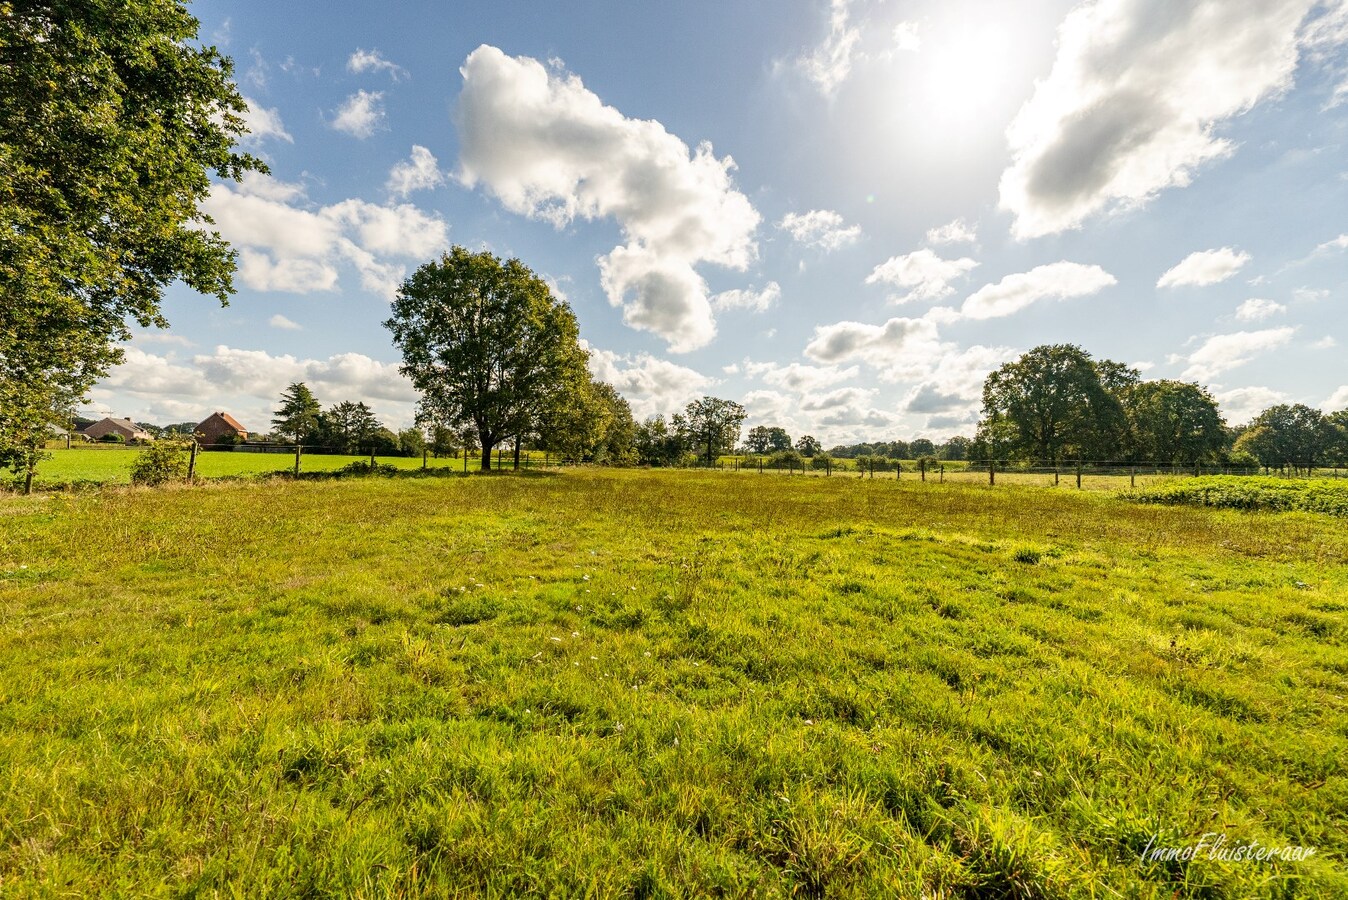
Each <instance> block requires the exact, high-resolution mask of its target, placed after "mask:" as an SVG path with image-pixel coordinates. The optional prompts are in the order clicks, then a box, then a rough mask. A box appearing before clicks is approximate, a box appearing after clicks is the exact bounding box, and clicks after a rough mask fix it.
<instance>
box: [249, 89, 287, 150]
mask: <svg viewBox="0 0 1348 900" xmlns="http://www.w3.org/2000/svg"><path fill="white" fill-rule="evenodd" d="M243 102H244V103H246V104H248V111H247V112H245V113H244V114H243V121H244V124H245V125H246V126H247V127H248V137H247V140H248V141H250V142H254V143H256V142H261V141H263V140H264V139H266V138H276V139H277V140H278V141H285V142H286V143H288V144H293V143H295V139H294V138H293V137H291V136H290V132H288V131H286V126H285V123H284V122H282V121H281V113H280V111H279V110H276V109H268V108H267V107H265V106H263V105H262V104H260V103H258V102H257V101H256V100H251V99H249V98H248V97H244V98H243Z"/></svg>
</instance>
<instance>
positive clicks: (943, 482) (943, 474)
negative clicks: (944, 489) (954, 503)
mask: <svg viewBox="0 0 1348 900" xmlns="http://www.w3.org/2000/svg"><path fill="white" fill-rule="evenodd" d="M941 484H945V463H941Z"/></svg>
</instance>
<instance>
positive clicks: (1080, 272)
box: [960, 262, 1117, 319]
mask: <svg viewBox="0 0 1348 900" xmlns="http://www.w3.org/2000/svg"><path fill="white" fill-rule="evenodd" d="M1113 284H1117V281H1116V280H1115V278H1114V276H1113V275H1110V274H1109V273H1108V272H1106V271H1105V270H1104V269H1102V268H1100V267H1099V266H1086V265H1082V264H1081V263H1073V262H1056V263H1050V264H1049V265H1046V266H1036V267H1035V268H1033V269H1031V270H1030V271H1028V272H1019V273H1016V274H1014V275H1008V276H1006V277H1005V278H1003V279H1002V280H1001V281H999V282H997V283H996V284H989V285H985V286H983V287H981V288H979V289H978V290H977V291H975V292H974V293H973V294H971V295H969V298H968V299H967V300H965V301H964V305H963V306H962V307H961V308H960V313H961V314H962V315H963V316H964V317H965V318H969V319H993V318H997V317H999V316H1009V315H1011V314H1012V313H1015V312H1018V311H1020V310H1022V309H1024V308H1025V307H1027V306H1029V305H1031V304H1032V303H1035V302H1037V301H1039V300H1067V299H1070V298H1073V297H1084V296H1087V295H1090V294H1095V293H1098V292H1099V291H1101V290H1103V289H1104V288H1107V287H1109V286H1110V285H1113Z"/></svg>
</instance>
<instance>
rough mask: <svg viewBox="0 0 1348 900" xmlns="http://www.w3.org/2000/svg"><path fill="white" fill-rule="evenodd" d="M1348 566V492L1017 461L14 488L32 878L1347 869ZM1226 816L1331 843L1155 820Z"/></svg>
mask: <svg viewBox="0 0 1348 900" xmlns="http://www.w3.org/2000/svg"><path fill="white" fill-rule="evenodd" d="M99 452H103V451H99ZM218 456H220V457H229V456H230V454H218ZM1345 598H1348V529H1345V528H1344V527H1343V523H1342V522H1341V520H1336V519H1332V518H1330V517H1327V516H1320V515H1315V514H1307V513H1248V512H1240V511H1233V510H1221V509H1217V510H1214V509H1194V508H1185V507H1170V506H1152V505H1143V504H1131V503H1126V502H1124V501H1122V500H1120V499H1118V498H1116V497H1113V496H1110V495H1108V494H1105V493H1101V492H1091V491H1083V492H1077V491H1075V490H1057V491H1046V490H1041V489H1029V488H1024V487H1018V486H1015V485H1007V486H1001V485H999V486H998V487H996V488H988V487H986V486H985V485H975V484H954V483H948V484H945V485H933V484H930V483H928V484H926V485H921V484H918V483H917V481H916V479H908V478H905V479H904V480H903V481H900V482H895V481H894V480H892V479H884V480H882V479H880V478H878V477H877V478H876V479H875V480H874V481H872V480H870V479H866V480H861V479H857V478H847V479H844V478H833V479H822V478H808V479H807V478H801V477H796V478H789V477H786V476H776V477H768V476H766V475H765V476H762V477H758V476H756V475H755V476H754V477H752V478H751V477H738V478H737V477H734V476H733V475H729V474H726V473H717V472H665V473H660V472H641V471H636V472H633V471H626V472H624V471H614V472H589V471H568V472H565V473H562V474H546V475H533V476H528V477H516V476H496V477H474V478H457V477H455V478H422V479H410V478H409V479H392V480H385V479H351V480H344V481H334V482H321V483H294V482H284V481H276V482H262V483H252V484H245V483H217V484H214V485H208V486H205V487H197V488H173V489H165V490H159V491H151V490H135V489H113V490H108V491H103V492H97V493H84V494H49V495H35V496H33V497H28V498H24V497H10V498H6V499H3V500H0V893H3V894H5V895H6V896H10V895H12V896H24V895H44V896H56V895H70V896H77V895H85V896H87V895H94V894H100V893H103V894H121V895H162V896H212V895H217V894H218V895H221V896H256V897H260V896H276V895H301V896H311V897H339V896H367V897H374V896H386V895H401V896H409V897H417V896H445V895H454V894H463V895H468V894H481V895H488V896H503V897H504V896H517V895H520V894H524V893H533V894H535V895H540V896H543V895H554V896H556V895H561V896H580V895H591V896H634V897H638V896H639V897H649V896H666V895H673V896H678V895H729V896H747V895H751V894H752V895H755V896H760V897H764V896H769V897H770V896H786V895H792V894H795V895H803V896H858V897H863V896H864V897H871V896H898V897H918V896H923V895H925V896H930V897H952V898H953V897H1077V896H1081V897H1086V896H1100V897H1108V896H1127V897H1157V898H1160V897H1172V896H1181V897H1232V898H1235V897H1263V896H1268V897H1329V896H1348V877H1346V876H1345V873H1344V862H1343V861H1344V859H1345V853H1346V852H1348V827H1345V826H1348V778H1346V777H1345V776H1346V775H1348V772H1346V771H1345V769H1346V768H1348V701H1345V691H1346V690H1348V655H1345V653H1344V639H1345V637H1348V627H1346V626H1345V612H1348V599H1345ZM1207 832H1219V833H1222V834H1224V835H1226V836H1227V837H1228V839H1229V840H1230V841H1232V842H1236V843H1241V842H1248V841H1250V840H1258V841H1259V842H1261V843H1262V844H1264V845H1275V846H1276V845H1284V844H1299V845H1305V846H1313V847H1315V848H1317V852H1316V854H1315V855H1314V856H1313V857H1311V858H1310V859H1309V860H1306V861H1304V862H1299V863H1290V862H1289V863H1284V862H1261V863H1249V862H1246V863H1236V862H1222V861H1212V860H1208V859H1206V858H1204V857H1202V856H1201V855H1200V856H1199V858H1197V859H1194V860H1193V861H1190V862H1179V861H1172V862H1164V863H1163V862H1147V863H1144V862H1141V861H1139V859H1138V857H1139V854H1140V853H1141V852H1142V851H1143V849H1144V848H1145V847H1146V846H1147V844H1148V842H1149V841H1152V840H1153V838H1154V836H1158V835H1159V837H1156V839H1155V842H1156V843H1160V844H1175V845H1178V844H1185V843H1191V842H1193V841H1196V840H1197V839H1198V838H1199V836H1200V835H1202V834H1204V833H1207Z"/></svg>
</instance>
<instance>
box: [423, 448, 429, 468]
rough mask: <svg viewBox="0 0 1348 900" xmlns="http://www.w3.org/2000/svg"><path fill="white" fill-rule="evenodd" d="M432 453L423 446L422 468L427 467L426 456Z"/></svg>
mask: <svg viewBox="0 0 1348 900" xmlns="http://www.w3.org/2000/svg"><path fill="white" fill-rule="evenodd" d="M428 453H430V451H429V450H427V449H426V448H425V447H422V448H421V468H423V469H424V468H426V456H427V454H428Z"/></svg>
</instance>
